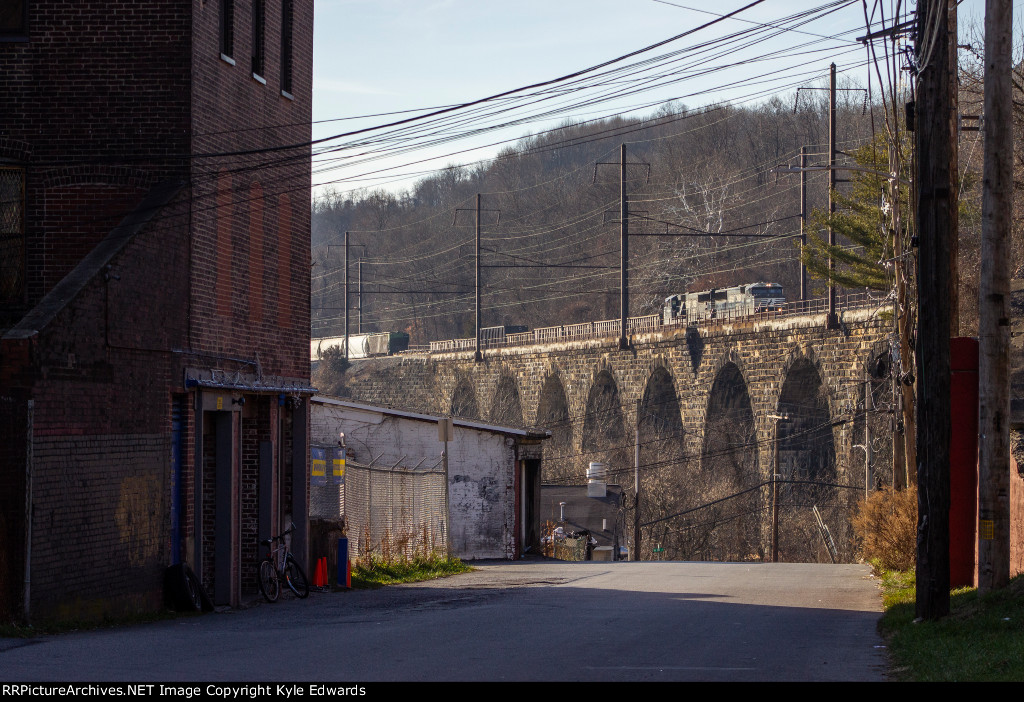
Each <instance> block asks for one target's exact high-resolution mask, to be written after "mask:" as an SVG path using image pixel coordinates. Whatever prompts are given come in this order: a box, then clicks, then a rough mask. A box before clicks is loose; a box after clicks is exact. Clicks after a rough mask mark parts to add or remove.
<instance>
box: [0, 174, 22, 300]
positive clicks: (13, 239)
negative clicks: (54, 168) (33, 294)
mask: <svg viewBox="0 0 1024 702" xmlns="http://www.w3.org/2000/svg"><path fill="white" fill-rule="evenodd" d="M24 288H25V171H24V169H22V168H16V167H10V166H2V165H0V303H7V302H18V301H20V300H21V297H22V293H23V291H24Z"/></svg>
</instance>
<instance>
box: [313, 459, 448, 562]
mask: <svg viewBox="0 0 1024 702" xmlns="http://www.w3.org/2000/svg"><path fill="white" fill-rule="evenodd" d="M444 500H445V485H444V471H443V470H442V469H441V468H440V467H439V466H437V467H431V468H426V469H424V468H416V469H412V468H407V467H399V466H396V467H390V468H389V467H387V466H372V465H371V466H366V465H361V464H358V463H355V462H353V461H351V460H349V461H347V462H346V466H345V481H344V483H343V484H342V485H325V486H313V487H311V488H310V516H311V517H319V518H324V519H337V518H340V517H344V519H345V527H346V530H347V532H348V540H349V556H350V557H351V558H353V559H356V558H362V557H364V556H366V555H369V554H371V553H372V554H375V555H378V556H382V557H384V558H385V559H391V558H395V557H398V558H401V557H405V558H413V557H415V556H418V555H429V554H430V553H434V552H438V553H442V552H444V551H445V543H446V534H447V520H446V517H445V502H444Z"/></svg>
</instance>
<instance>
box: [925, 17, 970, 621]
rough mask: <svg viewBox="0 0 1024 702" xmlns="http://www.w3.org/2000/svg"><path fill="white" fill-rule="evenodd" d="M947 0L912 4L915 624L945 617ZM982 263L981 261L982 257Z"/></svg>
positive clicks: (948, 176)
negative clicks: (915, 258)
mask: <svg viewBox="0 0 1024 702" xmlns="http://www.w3.org/2000/svg"><path fill="white" fill-rule="evenodd" d="M946 2H947V0H920V1H919V3H918V6H917V37H916V42H915V45H916V48H915V51H916V57H917V66H918V71H919V73H918V76H917V81H918V86H917V110H916V113H917V120H916V121H917V124H916V125H915V126H916V129H915V136H916V139H915V142H916V143H915V152H916V154H917V188H918V196H917V235H918V241H919V242H920V244H919V253H918V262H919V263H918V333H917V376H918V382H917V400H918V402H917V411H918V425H917V459H918V471H917V491H918V492H917V512H918V517H917V598H916V614H917V616H918V617H919V618H921V619H938V618H940V617H943V616H945V615H947V614H949V502H950V499H949V437H950V433H951V429H950V407H949V405H950V365H949V338H950V334H949V332H950V327H949V321H950V315H949V302H950V291H949V285H950V281H949V271H950V264H949V246H950V241H951V238H952V232H951V231H950V211H951V210H952V208H954V207H955V206H956V203H954V202H952V201H951V199H950V194H951V193H950V182H951V180H950V179H951V177H952V176H951V173H950V170H949V167H950V161H951V157H952V149H951V146H950V141H951V132H950V130H949V109H950V95H949V79H948V76H947V75H946V72H947V70H948V68H949V54H948V52H949V42H948V41H947V34H946V33H947V31H948V22H947V10H946ZM983 258H984V257H983Z"/></svg>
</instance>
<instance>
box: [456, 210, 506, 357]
mask: <svg viewBox="0 0 1024 702" xmlns="http://www.w3.org/2000/svg"><path fill="white" fill-rule="evenodd" d="M468 211H469V209H468V208H463V207H459V208H456V210H455V213H454V217H453V218H452V226H453V227H454V226H455V224H456V223H457V222H458V219H459V212H468ZM485 211H486V212H498V213H499V214H498V221H500V220H501V210H483V209H481V208H480V193H477V194H476V207H474V208H473V212H474V213H475V215H476V220H475V226H474V229H475V244H474V256H473V257H474V260H475V265H476V284H475V285H474V288H475V294H474V297H475V300H476V302H475V305H474V306H475V308H476V323H475V324H474V326H475V327H476V346H475V349H476V350H475V351H474V353H473V360H474V361H476V362H478V363H479V362H480V361H482V360H484V355H483V352H482V350H481V348H480V345H481V335H480V323H481V318H482V316H483V315H482V312H481V309H480V290H481V288H482V286H483V278H482V276H481V273H480V271H481V268H482V266H481V265H480V213H481V212H485Z"/></svg>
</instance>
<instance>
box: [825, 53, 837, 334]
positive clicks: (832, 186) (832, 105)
mask: <svg viewBox="0 0 1024 702" xmlns="http://www.w3.org/2000/svg"><path fill="white" fill-rule="evenodd" d="M828 76H829V77H828V214H829V224H828V245H829V246H835V245H836V232H835V229H833V228H832V216H833V215H834V214H835V212H836V203H835V197H834V194H835V190H836V65H835V64H834V63H833V64H831V65H830V66H829V71H828ZM835 272H836V259H835V258H834V257H833V256H832V255H831V253H830V254H829V257H828V275H829V281H828V317H827V318H826V321H825V326H826V327H827V328H829V329H836V328H838V327H839V317H838V316H837V315H836V284H835V279H834V278H833V276H834V275H835Z"/></svg>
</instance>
